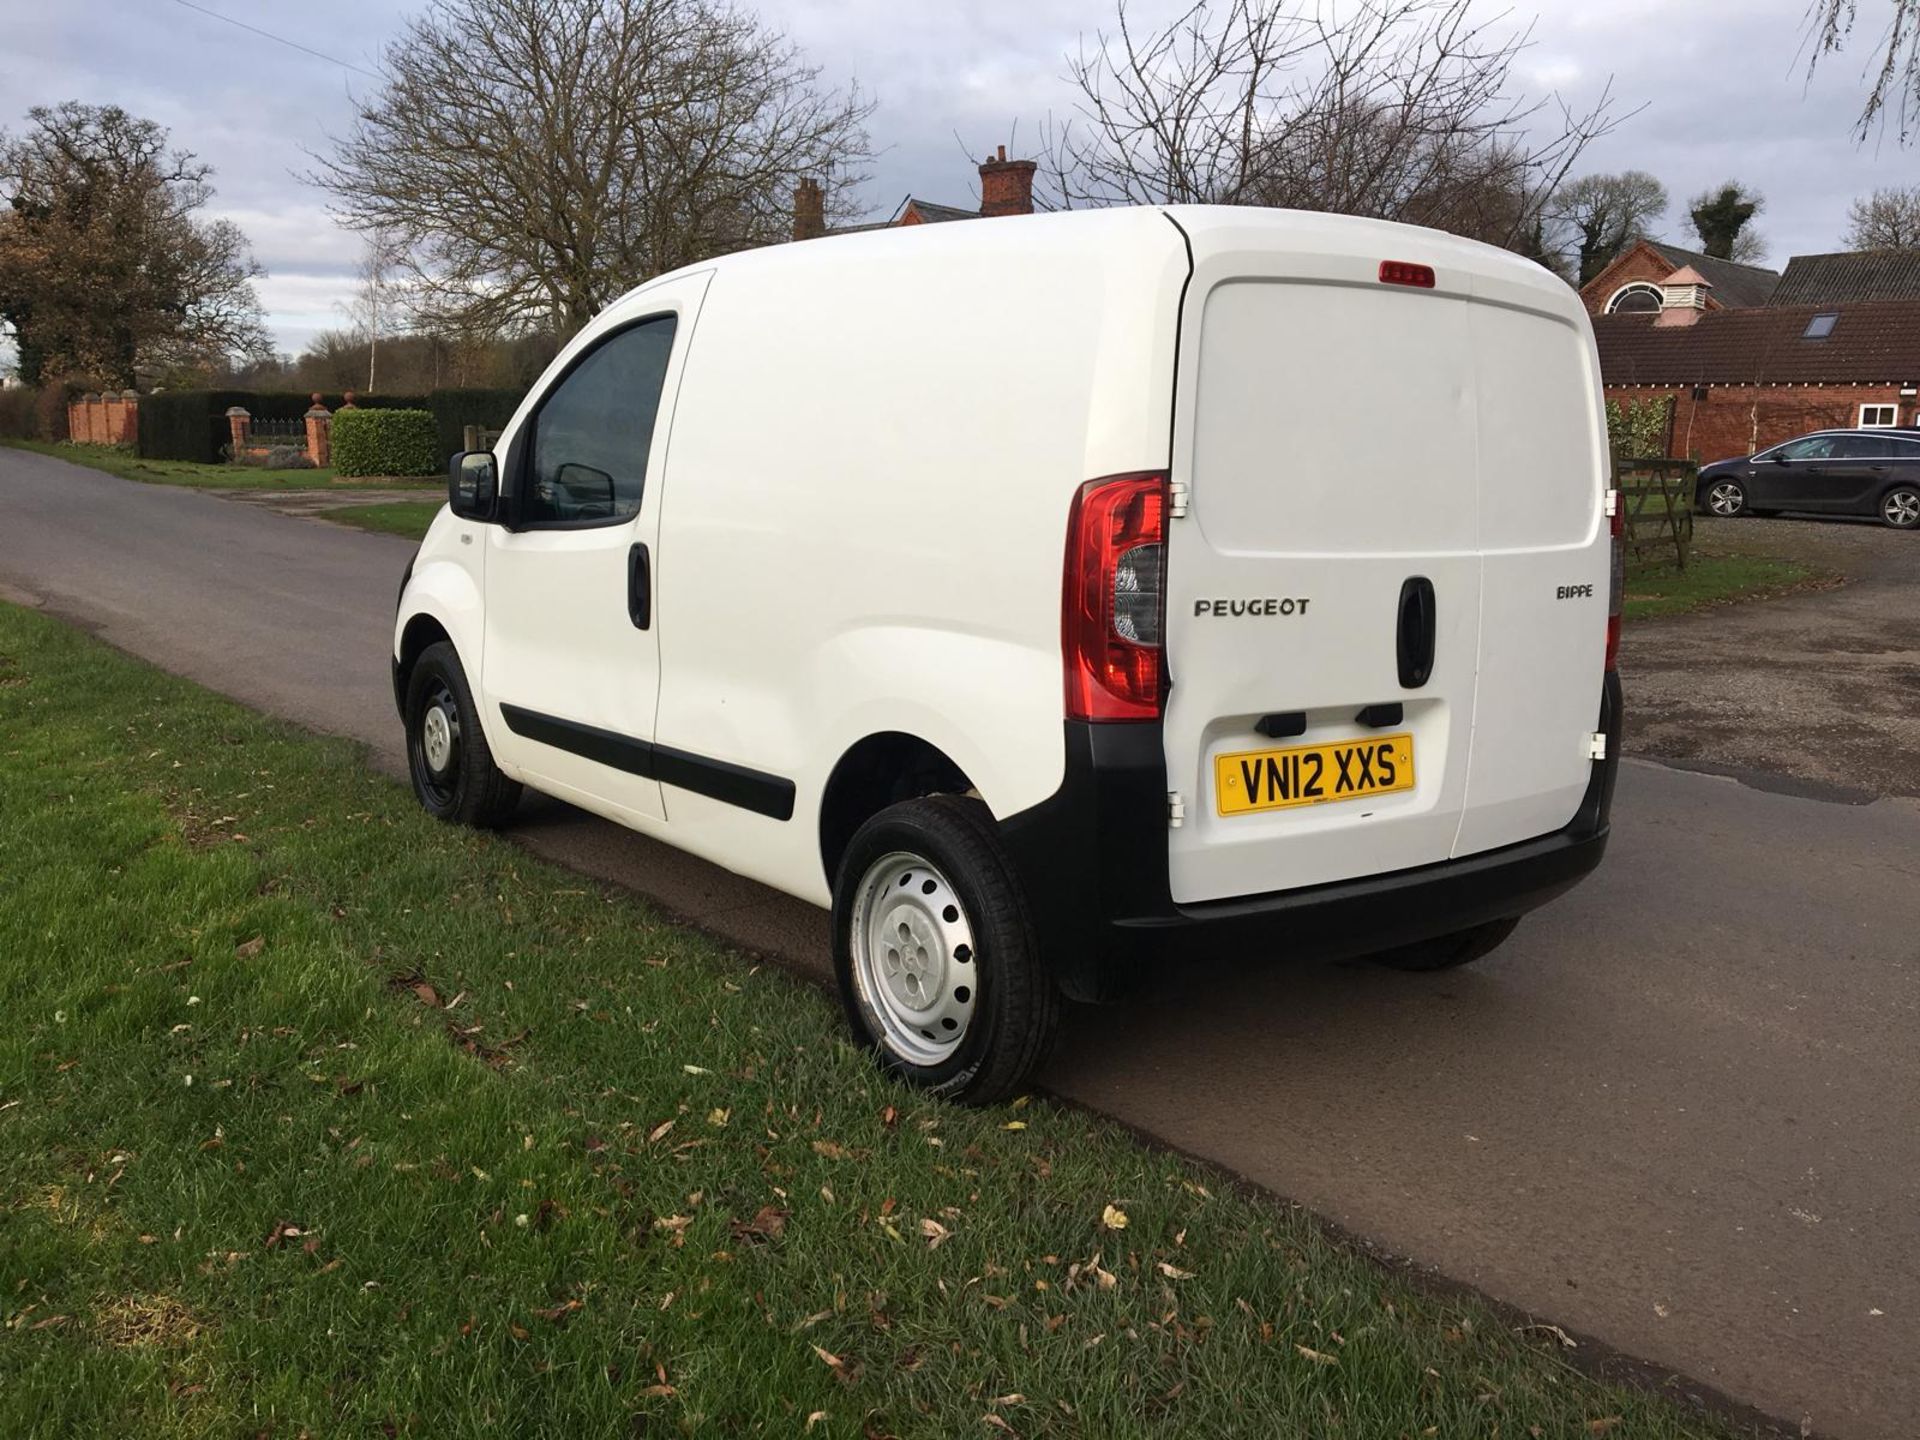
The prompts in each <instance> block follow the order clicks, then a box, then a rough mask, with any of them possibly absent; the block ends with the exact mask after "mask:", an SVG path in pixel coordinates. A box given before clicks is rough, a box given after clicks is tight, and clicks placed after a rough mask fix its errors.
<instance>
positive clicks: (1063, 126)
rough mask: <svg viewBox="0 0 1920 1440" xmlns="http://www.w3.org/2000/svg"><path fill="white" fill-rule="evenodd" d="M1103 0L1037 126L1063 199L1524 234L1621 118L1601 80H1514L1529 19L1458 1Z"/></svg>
mask: <svg viewBox="0 0 1920 1440" xmlns="http://www.w3.org/2000/svg"><path fill="white" fill-rule="evenodd" d="M1116 4H1117V12H1116V17H1115V24H1114V28H1113V29H1112V30H1111V31H1103V32H1100V33H1099V34H1098V35H1096V36H1095V37H1094V39H1093V41H1092V42H1091V43H1090V44H1089V43H1083V44H1082V47H1081V50H1080V52H1079V54H1078V55H1077V56H1075V57H1072V58H1071V59H1070V60H1069V62H1068V63H1069V68H1068V77H1067V78H1068V79H1069V80H1070V81H1071V83H1072V84H1073V85H1074V87H1075V89H1077V90H1078V92H1079V96H1078V99H1077V101H1076V105H1075V111H1076V113H1075V114H1074V115H1073V116H1072V117H1070V118H1069V119H1067V120H1065V121H1064V122H1058V123H1055V124H1052V125H1050V126H1049V127H1048V130H1047V132H1046V134H1045V137H1044V141H1045V143H1044V146H1043V148H1044V151H1045V154H1046V159H1047V169H1048V171H1049V172H1050V174H1049V180H1050V183H1051V185H1052V187H1053V189H1054V190H1055V192H1056V193H1055V196H1054V200H1055V203H1057V204H1060V205H1063V206H1077V205H1099V204H1115V203H1143V204H1157V203H1186V202H1206V203H1213V204H1227V205H1282V206H1291V207H1294V208H1298V209H1307V210H1333V211H1341V212H1344V213H1347V214H1354V215H1370V216H1376V217H1381V218H1385V219H1391V220H1408V221H1413V222H1415V223H1418V224H1424V225H1432V226H1436V227H1438V228H1441V229H1446V230H1452V231H1455V232H1457V233H1459V234H1464V235H1470V236H1474V237H1476V238H1479V239H1484V240H1491V241H1493V242H1495V243H1497V244H1503V245H1509V246H1513V247H1514V248H1517V249H1523V250H1524V249H1527V248H1529V246H1530V244H1532V242H1533V240H1534V239H1535V237H1536V236H1537V234H1538V231H1539V227H1540V224H1541V221H1542V215H1543V211H1544V207H1545V203H1546V200H1547V198H1548V197H1549V196H1550V195H1551V194H1552V193H1553V191H1554V190H1555V189H1557V188H1558V186H1559V185H1560V183H1561V182H1562V181H1563V180H1564V179H1565V177H1566V175H1567V172H1568V170H1569V169H1570V167H1571V166H1572V165H1573V164H1574V163H1575V162H1576V161H1577V160H1578V158H1579V155H1580V153H1581V151H1582V150H1583V149H1585V147H1586V145H1587V144H1588V143H1589V142H1590V141H1592V140H1593V139H1595V138H1597V137H1598V136H1600V135H1602V134H1605V133H1606V132H1607V130H1609V129H1610V128H1612V126H1613V124H1615V123H1616V117H1615V116H1614V115H1613V106H1612V100H1611V96H1610V94H1603V95H1602V96H1601V97H1600V99H1599V100H1598V101H1597V102H1596V103H1595V104H1594V106H1593V107H1592V108H1591V109H1587V110H1583V111H1575V110H1573V109H1572V108H1570V107H1569V106H1567V105H1565V104H1564V103H1562V102H1560V101H1559V100H1558V99H1557V97H1548V98H1546V99H1529V98H1526V97H1524V96H1520V95H1516V94H1514V93H1513V85H1512V81H1513V67H1514V64H1515V62H1516V60H1517V59H1518V58H1519V56H1520V54H1521V53H1522V51H1523V50H1524V49H1525V48H1526V46H1527V44H1528V43H1529V40H1528V32H1526V31H1524V30H1523V31H1520V32H1517V33H1516V32H1513V31H1510V30H1507V29H1504V28H1502V27H1501V25H1500V22H1499V21H1498V20H1494V21H1488V22H1482V21H1480V20H1478V19H1477V18H1475V17H1474V16H1473V15H1472V14H1470V13H1469V12H1470V10H1471V9H1472V5H1471V0H1363V3H1361V4H1359V5H1357V6H1354V7H1345V8H1343V9H1342V10H1341V11H1340V12H1339V13H1337V14H1336V13H1334V12H1332V11H1331V10H1328V9H1322V8H1307V6H1306V3H1305V0H1195V3H1193V4H1192V5H1190V7H1189V8H1188V9H1187V10H1185V11H1184V12H1182V13H1181V14H1180V15H1178V16H1177V17H1175V18H1174V19H1173V20H1171V21H1169V22H1167V23H1165V24H1163V25H1159V26H1146V27H1141V26H1138V25H1136V24H1135V23H1134V20H1133V17H1132V15H1131V13H1130V11H1129V7H1128V4H1127V0H1116ZM1533 248H1539V247H1538V246H1537V245H1535V246H1534V247H1533Z"/></svg>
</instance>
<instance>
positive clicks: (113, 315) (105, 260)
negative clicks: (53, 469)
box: [0, 101, 271, 386]
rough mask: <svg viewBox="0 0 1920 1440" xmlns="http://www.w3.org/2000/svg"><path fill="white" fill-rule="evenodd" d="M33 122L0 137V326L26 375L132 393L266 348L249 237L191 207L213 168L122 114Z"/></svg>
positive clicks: (45, 112) (70, 110) (198, 202)
mask: <svg viewBox="0 0 1920 1440" xmlns="http://www.w3.org/2000/svg"><path fill="white" fill-rule="evenodd" d="M28 119H29V121H30V122H31V124H30V128H29V129H28V130H27V131H26V133H25V134H23V135H21V136H20V137H19V138H18V139H12V138H9V137H7V136H5V135H0V200H3V201H4V202H5V204H4V205H0V320H3V321H4V322H5V323H6V325H7V326H8V327H9V328H10V329H11V330H12V331H13V336H14V342H15V345H16V346H17V348H18V351H19V368H20V374H21V376H22V378H23V379H25V380H26V381H27V382H28V383H29V384H33V383H37V382H38V381H40V380H41V379H42V378H49V379H53V378H59V377H62V376H68V375H77V376H83V377H85V378H87V379H88V380H91V381H95V382H102V381H104V382H105V383H107V384H110V385H116V386H119V385H132V384H135V383H137V381H139V380H149V379H155V378H161V377H165V376H170V375H174V374H184V373H205V372H208V371H210V370H212V369H215V368H219V367H222V366H224V365H225V364H226V363H227V361H228V359H229V358H230V357H231V356H233V355H235V354H240V355H245V356H249V357H259V356H263V355H267V354H270V353H271V347H270V345H269V344H268V340H267V333H266V328H265V326H264V324H263V323H262V320H261V315H260V304H259V300H258V299H257V298H256V296H255V294H254V290H253V284H252V281H253V277H255V276H256V275H258V274H260V267H259V266H258V265H256V264H254V262H253V257H252V256H251V255H250V254H249V253H248V250H247V240H246V236H244V235H242V234H241V233H240V230H239V228H238V227H237V226H235V225H234V224H233V223H232V222H231V221H227V220H213V221H208V220H203V219H201V218H200V217H199V215H198V214H197V213H196V212H198V211H199V210H200V209H201V208H202V207H203V206H204V205H205V204H206V203H207V201H208V199H209V198H210V197H211V196H212V194H213V190H212V187H211V186H209V185H208V183H207V178H208V176H209V175H211V174H212V171H211V169H210V168H209V167H208V166H206V165H204V164H202V163H201V162H200V161H198V160H196V159H195V158H194V156H193V155H192V154H191V153H189V152H187V151H185V150H174V149H170V148H169V146H168V137H167V132H166V130H165V129H164V128H163V127H161V126H160V125H157V124H155V123H154V122H153V121H151V120H142V119H139V118H137V117H135V116H132V115H129V114H128V113H127V112H126V111H124V110H122V109H120V108H119V107H118V106H114V105H106V106H99V105H82V104H79V103H77V102H74V101H69V102H67V103H66V104H63V105H58V106H53V107H46V106H40V107H36V108H35V109H33V110H31V111H29V112H28Z"/></svg>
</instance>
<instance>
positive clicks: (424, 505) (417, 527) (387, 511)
mask: <svg viewBox="0 0 1920 1440" xmlns="http://www.w3.org/2000/svg"><path fill="white" fill-rule="evenodd" d="M441 503H442V502H440V501H439V500H395V501H392V502H391V503H389V504H385V505H340V506H336V507H335V508H333V509H331V510H321V511H318V512H317V513H318V514H319V515H320V517H321V518H322V519H325V520H335V521H338V522H339V523H340V524H342V525H354V526H357V527H359V528H360V529H362V530H378V531H381V532H382V533H384V534H388V535H405V536H406V537H407V538H408V539H410V540H418V539H419V538H420V537H421V536H423V535H425V534H426V533H427V526H429V525H431V524H432V523H433V517H434V516H436V515H438V514H439V513H440V509H441Z"/></svg>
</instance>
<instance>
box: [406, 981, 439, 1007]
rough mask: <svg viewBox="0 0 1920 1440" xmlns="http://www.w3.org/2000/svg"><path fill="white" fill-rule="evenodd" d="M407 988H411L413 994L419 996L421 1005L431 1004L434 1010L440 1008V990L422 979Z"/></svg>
mask: <svg viewBox="0 0 1920 1440" xmlns="http://www.w3.org/2000/svg"><path fill="white" fill-rule="evenodd" d="M409 988H411V989H412V991H413V993H414V995H415V996H417V997H418V998H419V1001H420V1003H421V1004H422V1005H431V1006H432V1007H433V1008H434V1009H435V1010H438V1009H439V1008H440V992H439V991H438V990H436V989H434V988H433V986H431V985H429V984H428V983H427V982H426V981H424V980H422V981H420V983H419V984H417V985H413V986H411V987H409Z"/></svg>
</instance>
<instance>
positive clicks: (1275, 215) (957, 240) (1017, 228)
mask: <svg viewBox="0 0 1920 1440" xmlns="http://www.w3.org/2000/svg"><path fill="white" fill-rule="evenodd" d="M1168 221H1171V222H1173V224H1174V225H1176V226H1177V227H1178V230H1179V233H1180V234H1181V235H1182V236H1183V237H1184V241H1185V243H1186V244H1187V246H1188V247H1189V249H1190V250H1191V251H1192V253H1193V258H1194V260H1195V261H1196V262H1198V261H1199V260H1200V259H1201V258H1202V257H1203V255H1205V254H1207V253H1210V252H1215V251H1220V252H1226V251H1232V250H1236V249H1242V248H1256V249H1262V250H1275V249H1278V250H1298V251H1301V252H1312V253H1315V254H1318V255H1321V256H1347V257H1355V258H1378V259H1382V260H1388V259H1406V260H1416V261H1420V262H1423V263H1427V264H1439V265H1447V266H1452V267H1454V268H1456V269H1458V270H1463V271H1470V272H1473V273H1477V274H1487V273H1493V274H1499V275H1501V277H1502V278H1504V279H1507V280H1520V281H1521V282H1522V283H1527V284H1540V285H1541V286H1542V288H1546V287H1553V288H1556V289H1558V290H1564V291H1567V294H1568V295H1569V296H1571V295H1572V291H1571V290H1570V289H1569V287H1567V285H1566V284H1565V282H1564V281H1562V280H1560V279H1559V277H1557V276H1555V275H1553V274H1551V273H1550V272H1549V271H1547V270H1544V269H1542V268H1541V267H1540V266H1538V265H1536V264H1534V263H1533V262H1532V261H1530V260H1527V259H1525V258H1524V257H1522V256H1520V255H1516V254H1514V253H1513V252H1512V251H1509V250H1502V249H1500V248H1499V247H1497V246H1493V245H1487V244H1484V243H1482V242H1480V241H1477V240H1468V239H1464V238H1462V237H1461V236H1458V235H1450V234H1448V233H1446V232H1445V231H1441V230H1432V229H1428V228H1427V227H1425V226H1420V225H1405V224H1400V223H1398V222H1395V221H1388V220H1369V219H1363V218H1361V217H1359V216H1353V215H1330V214H1325V213H1321V212H1317V211H1308V210H1276V209H1266V208H1259V207H1253V206H1232V205H1125V206H1111V207H1106V208H1103V209H1097V210H1068V211H1054V212H1051V213H1045V214H1037V215H1013V216H997V217H994V218H993V219H991V220H989V221H986V222H984V223H981V224H967V225H906V226H893V227H889V228H884V229H875V230H854V231H839V232H830V233H829V234H827V235H824V236H820V237H817V238H814V239H810V240H801V241H793V242H788V243H785V244H779V245H769V246H764V247H761V248H759V249H754V250H741V251H736V252H734V253H732V254H728V255H720V256H716V257H715V258H713V259H711V260H705V261H700V262H698V263H696V264H693V265H689V266H686V267H683V269H681V270H678V271H674V272H671V273H672V274H675V275H678V274H689V273H693V272H697V271H704V270H713V271H715V272H717V273H726V272H728V271H731V270H737V269H741V268H745V267H749V266H750V267H753V268H755V269H759V268H761V267H772V268H777V269H787V268H793V269H805V268H807V267H809V266H811V265H816V264H821V265H834V266H838V265H842V264H844V263H845V262H846V261H848V260H849V259H855V258H864V257H865V256H868V255H871V256H873V257H874V258H880V257H883V256H884V257H885V258H887V259H889V260H897V259H899V258H900V257H901V256H902V255H914V254H918V255H924V256H926V257H927V258H928V259H929V260H933V259H934V258H935V257H941V256H951V255H955V254H967V255H976V256H977V255H982V254H991V253H994V252H996V251H998V252H1003V253H1019V252H1021V251H1029V250H1033V249H1036V248H1038V249H1045V250H1053V249H1056V248H1068V247H1071V248H1079V249H1094V250H1100V251H1104V252H1108V253H1109V254H1112V252H1115V251H1127V250H1139V249H1142V248H1147V249H1151V250H1153V251H1155V252H1158V251H1159V250H1160V249H1161V248H1162V247H1164V245H1165V244H1166V231H1165V230H1163V229H1160V228H1158V227H1160V226H1163V225H1165V224H1166V223H1167V222H1168ZM1114 258H1118V256H1114ZM667 278H668V276H665V275H662V276H659V277H657V279H658V280H664V279H667ZM654 283H656V281H653V280H650V281H647V282H645V283H644V284H642V285H640V286H637V287H635V288H636V290H642V289H645V288H646V286H647V285H651V284H654ZM630 293H631V292H630ZM1576 298H1577V297H1576Z"/></svg>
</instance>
